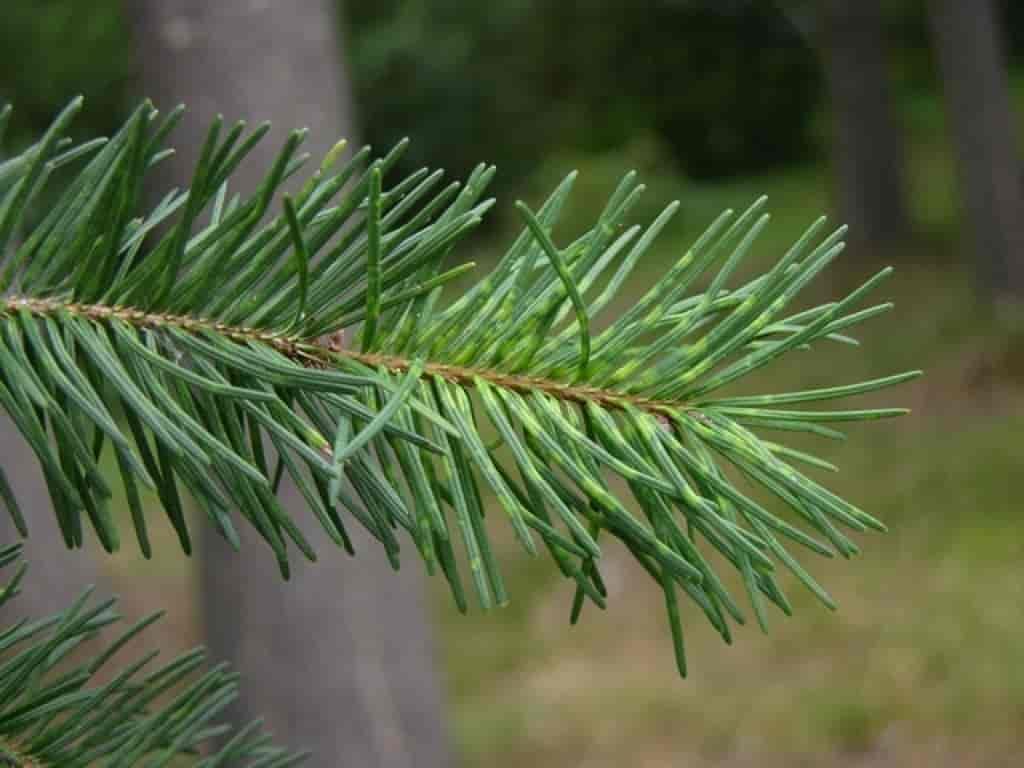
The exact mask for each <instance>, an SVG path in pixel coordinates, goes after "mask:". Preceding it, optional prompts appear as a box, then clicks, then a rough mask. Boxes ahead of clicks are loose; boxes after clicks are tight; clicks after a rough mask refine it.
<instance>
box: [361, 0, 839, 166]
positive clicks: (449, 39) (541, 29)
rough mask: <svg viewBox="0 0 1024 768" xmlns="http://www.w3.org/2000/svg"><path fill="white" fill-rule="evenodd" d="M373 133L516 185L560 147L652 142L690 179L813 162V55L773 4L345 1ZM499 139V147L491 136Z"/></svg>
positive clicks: (418, 155)
mask: <svg viewBox="0 0 1024 768" xmlns="http://www.w3.org/2000/svg"><path fill="white" fill-rule="evenodd" d="M344 8H345V10H346V13H347V16H348V19H349V23H348V33H349V34H348V39H349V40H350V60H351V61H352V64H353V71H354V77H353V82H354V83H355V86H356V90H357V94H358V97H359V98H358V102H359V108H360V113H361V114H362V115H363V118H364V124H365V125H366V126H368V131H369V133H370V135H369V138H370V139H372V140H374V141H378V142H384V143H389V142H393V141H395V140H397V139H398V138H399V137H400V136H402V135H404V134H403V132H404V131H407V130H409V126H416V135H417V146H416V148H415V149H414V150H413V151H414V153H415V154H413V155H411V156H410V159H411V160H413V161H414V162H416V163H423V162H425V161H426V160H427V159H428V158H429V159H430V160H432V161H434V162H443V163H444V164H445V166H447V167H449V168H452V169H454V170H456V171H457V172H462V171H468V170H469V169H470V168H471V167H472V164H473V163H475V162H476V159H477V158H479V157H482V156H487V157H490V158H492V159H493V160H494V162H495V163H496V164H497V166H498V167H499V168H501V169H502V182H503V183H505V184H509V183H512V182H514V181H516V180H517V178H518V177H521V176H524V175H526V174H528V173H529V172H530V171H531V170H532V169H534V168H536V167H537V166H538V165H539V163H540V162H541V161H542V159H543V158H544V157H545V156H546V155H547V154H548V152H549V150H550V148H552V147H555V146H564V145H573V146H577V147H580V146H582V147H583V148H590V149H602V148H609V147H616V146H619V145H621V144H622V143H623V142H625V141H626V140H628V139H629V138H630V137H631V136H634V135H636V134H637V133H643V132H653V133H655V134H656V135H658V136H660V138H661V139H662V140H663V141H664V142H665V143H666V144H667V146H668V147H669V148H670V149H671V152H672V155H673V156H674V159H675V160H676V161H677V162H678V164H679V165H680V166H681V167H682V168H683V169H684V170H685V171H687V172H688V173H690V174H693V175H695V176H722V175H726V174H732V173H736V172H750V171H753V170H757V169H759V168H764V167H767V166H771V165H778V164H782V163H786V162H791V161H793V160H797V159H801V158H805V157H807V156H809V154H810V153H811V152H813V149H814V141H813V137H812V134H811V130H812V120H811V118H812V115H813V113H814V111H815V110H816V109H817V107H818V104H819V99H820V89H819V85H818V84H819V76H818V69H819V67H818V61H817V54H816V52H815V51H814V49H813V47H811V46H809V45H808V44H807V41H805V40H804V39H802V38H801V36H800V33H799V32H798V30H797V29H796V28H795V27H794V26H793V24H792V23H791V21H790V20H789V19H788V18H787V16H786V15H785V14H784V13H783V12H782V11H781V10H780V8H779V6H778V5H777V4H776V3H760V2H735V1H734V2H725V3H722V2H716V3H711V2H696V1H694V0H640V1H639V2H603V3H558V2H548V1H547V0H517V1H516V2H505V3H492V4H487V3H476V2H470V1H468V0H385V1H384V2H375V3H345V4H344ZM495 135H500V136H501V141H500V142H495V141H494V140H493V139H494V136H495Z"/></svg>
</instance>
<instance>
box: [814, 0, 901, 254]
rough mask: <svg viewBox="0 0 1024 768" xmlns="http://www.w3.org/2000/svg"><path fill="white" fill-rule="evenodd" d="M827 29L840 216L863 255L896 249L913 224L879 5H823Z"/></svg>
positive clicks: (866, 0) (856, 1)
mask: <svg viewBox="0 0 1024 768" xmlns="http://www.w3.org/2000/svg"><path fill="white" fill-rule="evenodd" d="M819 26H820V38H821V45H822V55H823V58H824V64H825V73H826V78H827V82H828V89H829V96H830V99H831V104H832V163H833V168H834V171H835V174H836V181H837V194H838V204H839V212H840V215H841V216H842V218H843V220H844V221H845V223H847V224H849V225H850V244H851V246H853V247H854V248H856V249H857V250H858V251H859V252H860V253H865V254H867V253H873V252H874V251H877V250H881V251H883V252H886V253H887V252H891V251H892V249H893V247H894V246H896V245H899V244H900V242H901V241H903V240H904V239H905V238H906V236H907V232H908V224H907V209H906V202H905V200H906V198H905V194H906V189H905V185H904V158H903V135H902V131H901V129H900V124H899V120H898V117H897V115H896V110H895V104H894V101H893V97H892V93H891V88H890V85H889V74H888V71H887V70H888V67H887V65H886V53H885V35H884V31H883V25H882V12H881V7H880V3H879V0H822V4H821V6H820V11H819Z"/></svg>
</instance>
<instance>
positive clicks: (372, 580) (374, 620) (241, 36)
mask: <svg viewBox="0 0 1024 768" xmlns="http://www.w3.org/2000/svg"><path fill="white" fill-rule="evenodd" d="M333 6H334V3H333V2H332V0H298V1H297V2H289V3H284V2H267V1H266V0H218V1H217V2H210V1H209V0H137V2H135V3H131V4H130V5H129V7H130V9H131V13H132V16H133V19H132V23H133V25H134V28H135V33H136V38H137V40H136V42H137V45H138V50H139V56H140V63H141V67H142V74H143V83H144V85H145V88H146V90H147V93H148V95H150V96H151V97H152V98H153V99H154V102H155V103H156V104H157V106H158V107H159V108H161V109H164V110H166V109H169V108H171V107H172V106H174V105H175V104H176V103H178V102H184V103H186V104H187V105H188V107H189V111H188V112H187V113H186V117H185V119H184V120H183V123H182V125H181V127H180V128H179V129H178V130H177V131H176V133H175V135H173V136H172V137H171V141H172V143H173V144H174V145H175V146H176V147H177V148H178V149H179V154H177V155H176V157H175V159H174V160H173V162H172V163H169V164H168V166H167V167H166V168H165V170H164V172H165V173H166V174H168V175H167V176H165V177H164V181H165V182H166V184H164V186H165V187H166V186H169V185H170V184H172V183H173V184H181V183H182V182H183V181H184V180H186V179H187V178H188V176H189V173H190V170H191V168H192V166H193V164H194V162H195V161H196V159H197V154H198V151H199V149H200V145H201V143H202V140H203V136H204V135H205V131H206V127H207V126H208V124H209V121H210V120H211V119H212V118H213V117H214V116H215V115H216V114H217V113H223V114H224V116H225V118H226V120H228V121H234V120H235V119H239V118H242V119H246V120H248V121H249V124H250V126H254V125H256V124H257V123H258V122H260V121H262V120H264V119H268V120H271V121H272V122H273V130H272V131H271V134H270V136H269V137H268V138H267V139H265V140H264V141H263V142H261V143H260V144H259V145H258V146H257V148H256V150H255V151H254V152H253V153H252V154H251V155H250V156H249V157H248V158H247V159H246V161H245V162H243V164H242V166H241V168H240V169H239V172H238V173H237V174H236V176H235V178H234V179H233V183H234V188H235V189H236V190H250V191H251V190H252V189H253V188H254V186H255V184H256V182H257V180H258V179H259V178H261V176H262V174H263V173H265V172H266V170H267V169H269V168H270V165H271V163H272V161H273V158H274V157H275V155H276V152H277V150H278V149H279V148H280V146H281V144H282V142H283V141H284V139H285V138H286V136H287V134H288V132H289V131H290V130H291V129H293V128H295V127H300V126H302V125H307V126H309V127H310V128H311V132H310V135H309V137H308V138H307V140H306V142H305V144H304V146H303V147H302V149H303V150H305V151H309V152H311V153H312V154H313V161H314V164H313V165H311V170H310V172H312V169H313V168H315V167H316V165H315V163H316V162H318V161H319V158H320V157H322V156H323V154H324V153H325V152H326V151H327V150H328V149H329V148H330V147H331V145H332V144H333V143H334V142H335V141H336V140H337V139H338V138H340V137H343V136H351V135H352V129H353V124H354V121H353V115H352V104H351V100H350V95H349V90H348V84H347V82H346V80H345V74H344V71H343V69H342V64H341V62H339V56H338V50H339V44H338V37H337V35H338V31H339V30H338V26H339V24H338V21H337V19H336V16H335V9H334V7H333ZM170 175H173V178H170ZM281 494H282V502H283V503H284V504H285V505H286V506H288V507H289V508H290V509H292V510H294V511H295V513H296V515H295V516H296V518H297V519H298V520H300V521H303V520H309V519H310V517H311V515H307V514H304V510H305V505H304V502H303V501H302V499H301V497H300V496H299V494H298V492H297V490H296V489H295V488H294V486H291V485H289V484H288V483H287V482H286V483H283V484H282V491H281ZM239 527H240V528H241V527H243V526H241V525H240V526H239ZM302 527H303V528H304V532H305V533H306V534H307V535H308V536H309V538H310V540H311V542H313V544H314V546H315V547H316V548H317V551H318V553H319V554H320V562H319V563H317V564H316V565H309V564H307V563H305V562H304V561H302V560H301V555H300V554H298V553H297V552H296V553H293V575H292V578H291V580H290V581H289V582H284V581H282V579H281V577H280V575H279V573H278V570H277V566H276V563H275V560H274V557H273V555H272V553H271V551H270V550H269V549H268V548H267V547H265V546H263V544H262V542H260V541H259V540H258V539H257V538H256V537H255V535H247V536H243V547H242V552H241V553H239V554H236V553H234V552H233V551H232V550H231V549H230V547H229V546H228V545H227V544H226V543H225V542H223V541H222V540H221V539H220V538H219V537H217V536H216V535H212V534H211V535H207V536H204V538H203V545H202V565H201V567H202V577H201V579H200V589H201V592H202V600H203V614H204V617H205V622H206V636H207V638H208V643H209V645H210V648H211V652H212V654H213V656H214V658H216V659H218V660H226V661H230V662H231V663H232V664H233V665H234V666H235V668H236V670H237V671H238V672H239V673H240V674H241V677H242V680H241V690H242V696H243V698H244V701H243V702H242V703H241V704H240V705H239V706H238V707H236V709H235V711H233V712H232V713H231V715H232V717H233V718H235V719H236V720H238V721H248V720H250V719H252V718H253V717H257V716H263V717H265V718H266V721H267V725H268V727H269V729H270V730H271V731H273V732H274V734H275V737H276V739H277V740H279V741H280V742H281V743H284V744H288V745H291V746H294V747H306V748H310V749H312V750H313V751H314V753H315V755H316V757H315V758H314V760H313V761H312V762H311V763H310V765H313V766H325V767H326V766H332V767H333V766H336V765H340V764H344V765H352V766H360V767H362V766H366V767H367V768H373V767H374V766H387V767H388V768H404V767H406V766H409V767H410V768H411V766H413V765H415V766H425V768H434V767H435V766H442V765H446V764H448V762H449V753H448V743H447V738H446V732H445V729H444V727H443V717H444V705H443V701H442V696H441V694H440V691H439V688H438V684H437V681H436V679H435V675H434V659H433V649H432V643H431V633H430V631H429V625H428V620H427V616H426V614H425V608H424V603H423V601H424V590H423V583H422V579H421V577H420V573H421V570H420V568H419V563H418V562H417V561H416V558H415V557H414V555H413V553H411V552H410V553H409V555H407V557H408V558H409V560H408V562H407V563H406V567H405V568H403V569H402V572H401V574H400V575H399V574H395V573H393V572H392V571H391V569H390V567H389V566H388V565H387V563H386V559H385V556H384V554H383V552H382V551H381V550H380V548H379V547H378V546H375V545H374V544H373V543H372V542H371V540H370V539H369V537H368V536H365V535H364V536H355V535H354V537H353V538H354V539H355V541H354V543H355V545H356V547H357V549H358V556H357V559H356V560H352V559H351V558H349V557H348V556H347V555H345V554H344V552H343V551H342V550H340V549H337V548H335V547H334V545H333V544H331V543H330V542H329V541H328V539H327V538H326V536H323V535H321V534H320V532H319V530H318V529H316V528H315V523H312V522H311V523H310V525H308V526H306V525H304V526H302ZM356 528H358V526H351V527H350V530H351V531H352V533H353V534H356V533H357V531H356V530H355V529H356ZM206 532H207V533H209V532H210V531H209V529H208V530H207V531H206Z"/></svg>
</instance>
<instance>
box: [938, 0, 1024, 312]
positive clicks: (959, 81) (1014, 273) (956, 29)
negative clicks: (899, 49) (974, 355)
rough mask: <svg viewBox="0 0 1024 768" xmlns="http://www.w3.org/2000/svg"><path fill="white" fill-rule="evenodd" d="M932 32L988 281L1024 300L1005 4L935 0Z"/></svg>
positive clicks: (1021, 206)
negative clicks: (1001, 14) (1002, 20)
mask: <svg viewBox="0 0 1024 768" xmlns="http://www.w3.org/2000/svg"><path fill="white" fill-rule="evenodd" d="M930 17H931V27H932V36H933V39H934V42H935V48H936V52H937V54H938V59H939V64H940V69H941V72H942V79H943V83H944V87H945V93H946V104H947V112H948V114H949V121H950V126H951V129H952V133H953V140H954V143H955V145H956V150H957V160H958V163H959V170H960V178H961V184H962V187H963V190H964V207H965V209H966V213H967V226H968V228H969V232H970V236H971V245H972V248H973V251H974V257H975V258H976V259H977V265H978V270H979V273H980V275H981V278H982V282H983V284H984V285H985V287H986V288H987V289H988V290H989V291H990V293H991V294H992V295H993V296H994V297H995V298H996V299H997V300H1002V301H1007V302H1021V301H1022V300H1024V194H1022V190H1021V184H1022V178H1021V164H1020V161H1019V158H1018V155H1017V141H1016V133H1015V130H1014V126H1015V124H1016V123H1015V120H1014V115H1013V113H1012V109H1011V106H1010V94H1009V88H1008V84H1007V73H1006V60H1005V54H1004V51H1003V45H1002V40H1001V38H1000V27H999V19H998V17H997V9H996V6H995V4H994V3H993V2H992V1H991V0H972V2H964V1H963V0H932V2H931V13H930Z"/></svg>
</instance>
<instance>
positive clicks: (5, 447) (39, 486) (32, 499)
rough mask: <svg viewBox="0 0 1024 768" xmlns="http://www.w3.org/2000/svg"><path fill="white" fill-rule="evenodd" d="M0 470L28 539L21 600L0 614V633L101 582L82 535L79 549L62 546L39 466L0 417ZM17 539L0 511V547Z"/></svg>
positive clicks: (56, 608) (55, 608)
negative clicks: (18, 620) (15, 500)
mask: <svg viewBox="0 0 1024 768" xmlns="http://www.w3.org/2000/svg"><path fill="white" fill-rule="evenodd" d="M0 465H2V466H3V468H4V472H5V473H6V474H7V478H8V480H10V482H11V485H12V486H14V492H15V495H16V496H17V498H18V502H19V504H20V506H21V512H22V514H23V515H24V516H25V522H26V523H27V525H28V534H29V535H28V538H27V539H26V540H25V558H26V560H28V563H29V572H28V574H27V576H26V577H25V580H24V581H23V582H22V584H21V596H20V597H19V598H18V599H17V600H15V601H14V602H13V603H9V604H8V605H7V606H5V607H4V608H2V609H0V629H3V628H5V627H6V626H7V625H9V624H10V623H11V622H12V621H13V620H14V619H15V618H16V617H23V616H30V617H32V618H40V617H42V616H45V615H49V614H51V613H56V612H57V611H61V610H64V609H65V608H67V607H68V606H69V605H71V603H72V602H73V601H74V600H75V599H76V598H78V597H80V596H81V594H82V592H83V590H84V589H85V588H86V587H87V586H90V585H93V584H98V583H100V582H101V581H103V578H102V572H101V571H100V568H99V566H98V563H97V562H96V560H95V559H94V558H93V557H92V552H91V550H94V547H92V546H90V544H91V541H90V539H89V537H88V534H87V535H86V541H85V547H84V548H83V549H74V550H68V549H67V547H66V546H65V544H64V539H63V537H62V536H61V535H60V529H59V528H58V527H57V518H56V515H55V514H54V512H53V505H52V504H51V503H50V494H49V492H48V491H47V489H46V482H45V481H44V480H43V473H42V470H41V469H40V468H39V462H38V461H37V459H36V457H35V454H34V453H32V451H31V449H30V448H29V447H28V445H27V444H26V443H25V441H24V440H23V438H22V437H21V434H20V433H19V432H18V430H17V428H16V427H15V426H14V424H12V423H11V421H10V419H8V418H7V417H6V416H0ZM89 530H90V531H91V529H89ZM20 538H21V537H20V535H19V534H18V531H17V529H16V528H15V527H14V523H13V522H12V521H11V518H10V517H9V515H8V514H7V512H6V510H0V547H3V546H6V545H8V544H13V543H14V542H16V541H18V540H19V539H20ZM11 573H12V572H11V571H10V570H8V571H7V572H6V574H5V575H6V576H10V575H11Z"/></svg>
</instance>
